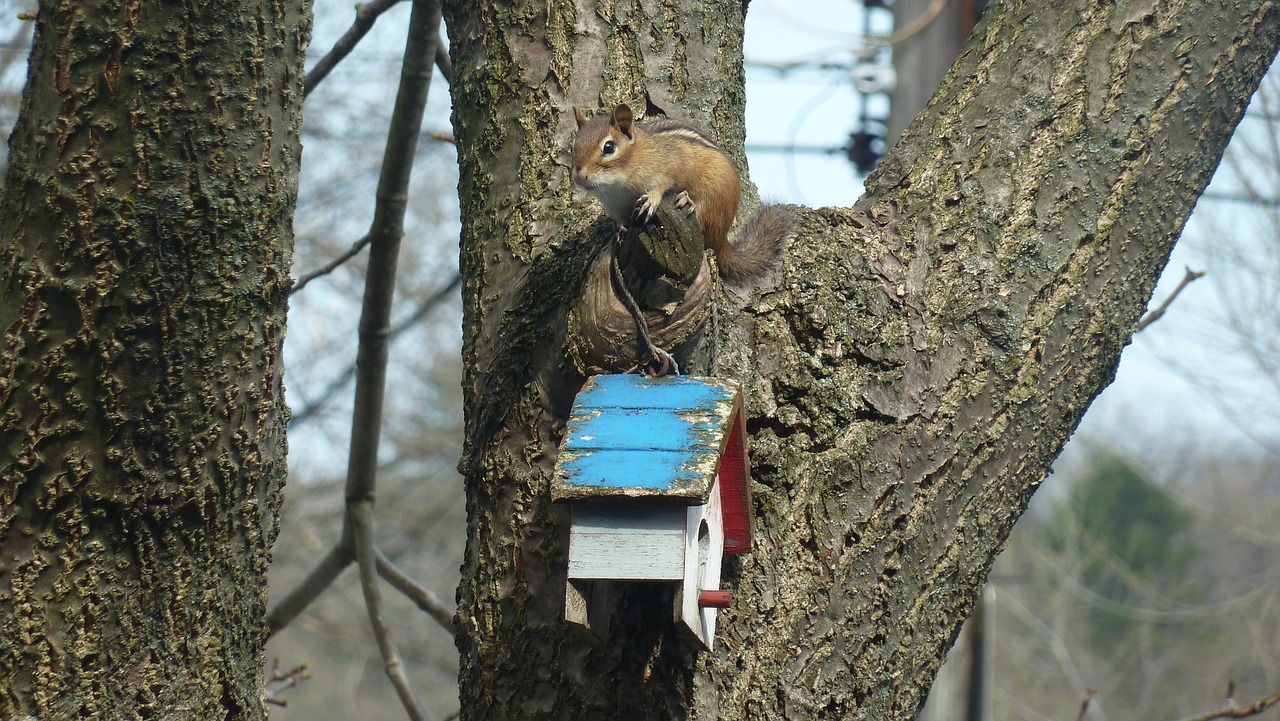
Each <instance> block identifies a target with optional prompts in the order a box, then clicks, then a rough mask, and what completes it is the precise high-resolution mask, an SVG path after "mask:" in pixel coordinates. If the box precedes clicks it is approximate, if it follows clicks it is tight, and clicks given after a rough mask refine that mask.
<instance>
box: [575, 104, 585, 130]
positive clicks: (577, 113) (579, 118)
mask: <svg viewBox="0 0 1280 721" xmlns="http://www.w3.org/2000/svg"><path fill="white" fill-rule="evenodd" d="M573 119H574V120H576V121H577V122H578V127H579V128H581V127H582V126H584V125H586V124H587V116H585V115H583V114H582V111H581V110H579V109H578V106H577V105H575V106H573Z"/></svg>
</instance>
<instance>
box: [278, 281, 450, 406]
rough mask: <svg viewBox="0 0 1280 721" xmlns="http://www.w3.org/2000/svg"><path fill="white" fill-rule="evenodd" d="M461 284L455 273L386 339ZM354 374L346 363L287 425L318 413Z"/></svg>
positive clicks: (414, 322)
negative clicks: (344, 367)
mask: <svg viewBox="0 0 1280 721" xmlns="http://www.w3.org/2000/svg"><path fill="white" fill-rule="evenodd" d="M461 284H462V276H460V275H456V274H455V275H454V276H453V278H452V279H451V280H450V281H449V282H448V283H447V284H445V286H444V287H443V288H441V289H439V290H437V291H436V292H435V293H432V294H431V295H430V296H428V297H427V298H426V299H425V300H423V301H422V302H421V303H419V304H418V307H417V308H416V309H414V311H413V312H412V313H410V314H409V315H408V316H406V317H405V318H404V319H403V320H401V321H400V322H399V323H397V324H396V325H395V326H394V327H392V329H391V333H390V336H389V337H388V341H395V339H396V338H399V337H400V336H401V335H403V334H404V332H405V331H407V330H409V329H410V328H412V327H413V326H415V325H417V323H418V322H419V321H421V320H422V319H423V318H424V317H425V316H426V315H427V314H428V313H430V312H431V311H432V310H434V309H435V307H436V306H438V305H440V304H441V303H443V302H444V301H445V300H447V299H448V298H449V296H450V295H452V294H453V291H455V290H457V289H458V286H459V285H461ZM355 376H356V363H352V364H350V365H348V366H347V367H346V369H345V370H343V372H342V373H340V374H338V375H337V376H336V377H335V378H334V379H333V380H331V381H329V385H327V386H325V389H324V390H323V391H321V392H320V395H318V396H316V398H315V400H312V401H311V402H309V403H308V404H307V405H305V406H302V407H301V408H299V409H297V410H295V411H294V412H293V414H292V415H291V416H290V417H289V425H290V426H294V425H296V424H299V423H303V422H306V421H308V420H310V419H311V418H312V417H313V416H314V415H315V414H316V413H319V412H320V410H321V409H322V408H323V407H324V406H325V405H326V404H328V402H329V401H331V400H333V398H334V397H335V396H336V395H338V392H339V391H341V390H342V389H343V388H345V387H346V386H347V383H349V382H350V381H351V379H352V378H355Z"/></svg>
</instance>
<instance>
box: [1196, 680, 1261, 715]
mask: <svg viewBox="0 0 1280 721" xmlns="http://www.w3.org/2000/svg"><path fill="white" fill-rule="evenodd" d="M1233 685H1234V682H1233ZM1227 695H1228V696H1231V695H1232V693H1231V692H1230V691H1229V692H1228V693H1227ZM1277 703H1280V693H1276V694H1272V695H1270V696H1268V697H1266V698H1264V699H1261V700H1258V701H1255V702H1253V703H1251V704H1249V705H1248V706H1236V704H1235V701H1234V700H1232V699H1230V698H1228V699H1227V705H1226V706H1223V707H1222V708H1219V709H1214V710H1213V711H1206V712H1205V713H1202V714H1200V715H1199V716H1191V717H1189V718H1186V719H1183V721H1213V719H1220V718H1248V717H1249V716H1257V715H1258V714H1260V713H1262V712H1263V711H1266V710H1267V709H1269V708H1271V707H1272V706H1274V705H1276V704H1277Z"/></svg>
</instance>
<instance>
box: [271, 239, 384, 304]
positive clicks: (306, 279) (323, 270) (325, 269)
mask: <svg viewBox="0 0 1280 721" xmlns="http://www.w3.org/2000/svg"><path fill="white" fill-rule="evenodd" d="M368 244H369V236H368V235H366V236H365V237H363V238H361V239H360V240H357V241H356V242H354V243H352V244H351V247H350V248H347V249H346V250H345V251H343V253H342V254H341V255H339V256H338V257H337V258H334V259H333V260H331V261H329V262H328V263H325V264H324V265H322V266H320V267H319V268H317V269H316V270H313V271H311V272H310V273H307V274H306V275H304V276H302V277H301V278H298V280H297V282H296V283H294V284H293V288H291V289H290V290H289V295H293V294H294V293H297V292H298V291H300V290H302V289H303V288H304V287H306V285H307V283H310V282H311V281H313V280H315V279H316V278H319V277H321V276H324V275H328V274H330V273H332V272H333V271H335V270H337V269H338V266H340V265H342V264H343V263H345V262H347V261H348V260H351V259H352V258H354V257H356V255H358V254H359V253H360V251H362V250H364V247H365V246H366V245H368Z"/></svg>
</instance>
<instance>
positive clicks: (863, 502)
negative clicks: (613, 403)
mask: <svg viewBox="0 0 1280 721" xmlns="http://www.w3.org/2000/svg"><path fill="white" fill-rule="evenodd" d="M740 7H741V6H740V5H739V4H738V3H704V4H700V5H699V6H698V7H697V8H694V7H688V8H674V7H672V6H668V5H662V6H659V5H657V4H643V5H641V6H639V7H638V8H634V7H633V6H626V8H623V7H620V6H615V5H605V4H601V5H597V4H594V3H551V4H546V3H542V4H532V5H526V4H525V3H518V2H480V3H457V2H454V3H447V4H446V17H447V19H448V23H449V29H450V34H451V40H452V43H451V49H452V53H453V59H454V66H455V68H456V69H457V81H456V82H455V83H454V85H453V93H454V119H455V123H454V125H455V131H456V133H457V138H458V141H459V152H460V162H461V170H462V181H461V183H460V194H461V200H462V207H463V214H464V218H465V220H464V229H463V247H462V267H463V274H464V292H463V297H464V344H465V345H464V353H465V355H466V363H467V370H466V379H465V392H466V401H467V409H468V415H467V422H466V433H467V439H466V446H465V450H464V456H463V460H462V463H461V468H462V470H463V472H464V473H465V475H466V483H467V492H468V511H469V516H470V530H469V540H468V547H467V553H466V557H465V561H464V569H463V580H462V585H461V588H460V591H459V601H460V603H459V635H458V644H459V648H460V650H461V652H462V680H461V683H462V699H463V718H464V719H507V718H513V719H514V718H556V719H575V718H615V717H616V718H631V717H635V718H684V717H695V718H751V719H774V718H789V719H802V718H838V717H843V716H846V715H853V714H854V713H855V712H856V713H858V714H859V715H866V716H867V717H869V718H882V719H900V718H909V717H911V716H912V715H913V714H914V713H915V712H916V710H917V709H918V707H919V705H920V704H921V703H922V702H923V699H924V697H925V693H926V691H927V688H928V686H929V683H930V682H931V680H932V678H933V676H934V674H935V673H936V670H937V667H938V664H939V663H940V660H941V658H942V655H943V653H944V651H945V650H946V648H947V647H949V645H950V644H951V642H952V640H953V639H954V637H955V634H956V632H957V630H958V628H959V625H960V623H961V621H962V620H963V619H964V617H965V616H966V615H967V614H968V613H969V611H970V609H971V608H972V605H973V603H974V601H975V599H976V597H977V594H978V592H979V589H980V588H981V586H982V584H983V582H984V581H985V578H986V574H987V571H988V569H989V567H990V564H991V561H992V559H993V558H994V557H995V554H996V553H997V552H998V551H999V549H1000V548H1001V547H1002V546H1003V544H1004V542H1005V540H1006V539H1007V537H1008V533H1009V530H1010V528H1011V527H1012V524H1013V522H1014V520H1016V518H1017V517H1018V515H1019V514H1020V513H1021V512H1022V511H1023V510H1024V509H1025V506H1026V503H1027V501H1028V499H1029V498H1030V495H1031V493H1032V492H1033V491H1034V490H1035V488H1036V487H1037V486H1038V485H1039V484H1040V482H1041V481H1042V479H1043V477H1044V474H1045V473H1046V472H1047V470H1048V468H1049V464H1050V463H1051V462H1052V460H1053V458H1054V457H1055V456H1056V455H1057V453H1058V451H1059V450H1060V449H1061V447H1062V444H1063V443H1065V440H1066V438H1067V437H1068V436H1069V435H1070V433H1071V431H1072V430H1073V429H1074V428H1075V426H1076V424H1077V423H1078V421H1079V419H1080V417H1081V416H1082V415H1083V413H1084V411H1085V409H1086V408H1087V407H1088V405H1089V403H1090V402H1091V401H1092V399H1093V398H1094V397H1095V396H1096V395H1097V393H1098V392H1100V391H1101V389H1102V388H1103V387H1104V386H1105V385H1106V384H1107V383H1109V382H1110V380H1111V378H1112V375H1113V373H1114V369H1115V365H1116V362H1117V360H1118V358H1119V353H1120V351H1121V349H1122V348H1123V347H1124V345H1125V344H1126V343H1127V342H1128V339H1129V337H1130V336H1131V334H1132V332H1133V330H1134V328H1135V326H1136V323H1137V319H1138V317H1139V315H1140V314H1141V311H1142V309H1143V306H1144V305H1145V303H1146V302H1147V300H1148V298H1149V297H1150V294H1151V289H1152V287H1153V286H1154V283H1155V280H1156V278H1157V277H1158V275H1159V272H1160V269H1161V268H1162V267H1163V265H1164V263H1165V261H1166V259H1167V257H1168V253H1169V250H1170V248H1171V247H1172V244H1173V242H1174V240H1175V239H1176V238H1177V236H1178V233H1179V232H1180V231H1181V228H1182V224H1183V222H1184V221H1185V219H1186V216H1187V214H1188V213H1189V212H1190V209H1191V207H1192V205H1193V204H1194V201H1195V198H1196V197H1197V196H1198V194H1199V193H1200V192H1201V190H1202V189H1203V186H1204V184H1205V183H1207V181H1208V178H1209V176H1210V175H1211V173H1212V171H1213V168H1214V167H1215V166H1216V164H1217V162H1218V160H1219V158H1220V155H1221V152H1222V150H1223V148H1224V147H1225V145H1226V142H1227V140H1228V139H1229V137H1230V135H1231V132H1232V130H1233V128H1234V127H1235V124H1236V122H1238V120H1239V118H1240V116H1241V114H1242V112H1243V109H1244V107H1245V105H1246V103H1247V102H1248V99H1249V97H1250V95H1251V94H1252V92H1253V90H1254V89H1255V88H1256V86H1257V83H1258V82H1259V80H1260V79H1261V77H1262V75H1263V74H1264V72H1265V71H1266V68H1267V66H1268V65H1269V64H1270V62H1271V60H1272V58H1273V57H1274V56H1275V53H1276V49H1277V47H1280V9H1278V8H1277V5H1276V4H1274V3H1272V2H1262V1H1261V0H1258V1H1254V2H1229V3H1224V4H1222V5H1220V6H1215V7H1213V8H1212V9H1208V8H1204V7H1202V6H1195V7H1189V6H1188V7H1185V8H1183V7H1181V6H1179V7H1166V6H1162V5H1158V6H1154V7H1153V6H1151V5H1150V4H1149V3H1137V2H1120V3H1114V4H1112V3H1107V4H1098V3H1090V2H1084V1H1083V0H1080V1H1077V2H1068V3H1045V2H1042V3H1028V2H1011V3H1001V4H995V5H992V6H991V7H990V8H989V9H988V11H987V17H986V18H985V20H984V21H983V22H982V23H981V24H980V25H979V26H978V28H977V29H976V30H975V32H974V35H973V37H972V38H971V40H970V42H969V43H968V45H967V46H966V50H965V52H964V53H963V54H962V56H961V58H960V59H959V61H958V62H957V64H956V66H955V68H954V69H953V71H952V72H951V73H950V74H949V76H948V78H947V80H946V81H945V82H944V84H943V86H942V88H941V89H940V90H939V91H938V93H937V94H936V95H935V97H934V100H933V101H932V102H931V103H930V105H929V106H928V107H927V108H926V110H925V111H924V112H923V113H922V114H921V115H920V116H919V117H918V118H917V119H916V121H915V122H914V123H913V124H912V125H911V127H910V128H908V130H907V131H906V133H905V135H904V138H903V140H902V142H900V143H899V144H898V145H897V146H896V147H895V148H894V150H893V151H892V152H891V153H890V154H889V156H888V157H887V158H886V159H885V161H884V162H883V163H882V164H881V166H880V169H879V170H878V171H876V173H874V174H873V176H872V177H871V178H870V179H869V180H868V183H867V193H866V195H865V196H864V197H863V198H862V199H861V200H860V201H858V203H857V204H856V206H855V207H853V208H850V209H824V210H815V211H810V212H807V213H804V214H802V215H801V216H800V218H799V223H798V227H797V230H796V234H795V240H793V241H792V245H791V247H790V249H789V251H788V253H787V255H786V257H785V259H784V262H785V264H786V269H785V271H784V277H783V278H782V280H780V281H779V282H778V283H777V285H776V286H769V287H764V288H761V289H759V290H758V292H757V295H756V296H755V297H754V299H753V302H751V303H750V304H749V305H748V308H747V309H746V310H745V311H743V312H740V313H736V314H734V315H733V317H732V322H728V321H727V320H726V319H725V318H723V317H722V318H721V328H720V329H719V330H720V332H721V335H722V337H721V338H720V339H719V341H718V347H719V354H720V358H719V359H718V368H719V372H721V373H724V374H730V375H736V376H737V377H739V378H740V379H742V380H744V381H745V383H746V389H747V397H748V416H749V417H748V428H749V430H751V431H752V433H753V437H752V440H751V454H752V460H753V466H754V474H753V475H754V478H755V480H756V482H757V484H758V485H757V487H756V493H755V499H756V504H757V505H756V528H757V530H758V532H759V534H758V536H757V541H758V547H757V549H756V550H755V551H754V552H753V553H752V554H751V555H750V556H747V557H744V558H743V559H742V561H741V563H740V564H739V565H738V566H737V567H736V568H734V567H731V568H729V569H727V572H726V576H727V577H728V580H729V581H730V583H729V584H728V585H729V586H730V587H732V588H733V590H734V595H733V597H734V601H733V607H732V608H731V609H729V610H728V611H727V612H726V613H724V615H722V616H721V624H722V625H721V627H720V630H719V633H718V641H717V643H718V644H720V642H721V641H723V644H722V645H721V646H720V650H718V651H717V652H716V653H715V654H712V655H702V656H698V655H695V654H693V653H692V652H691V651H690V650H689V649H688V647H687V646H685V645H683V644H681V643H680V642H679V641H678V639H677V637H676V636H674V635H673V634H671V633H669V632H668V631H667V630H666V629H665V628H664V627H660V625H659V624H661V623H662V621H659V620H658V617H657V616H656V615H654V614H648V615H646V614H644V613H641V612H639V611H636V612H635V613H632V615H630V616H627V617H628V618H630V619H632V623H631V624H622V625H621V627H620V629H619V630H620V632H621V633H620V634H614V635H613V636H612V637H611V638H610V639H609V640H608V641H607V642H606V643H604V644H600V643H599V642H598V641H596V640H594V639H592V638H590V637H587V636H583V635H578V634H576V633H575V632H574V631H572V630H567V629H566V628H565V627H564V625H563V624H562V623H561V620H560V614H561V608H560V599H561V598H562V597H563V590H564V588H563V584H564V576H563V565H564V561H565V558H564V529H565V524H564V523H563V519H562V518H561V517H560V515H561V514H560V513H559V511H558V509H555V508H553V507H552V506H551V505H550V503H549V501H548V493H547V483H548V476H549V471H550V467H551V463H552V461H553V460H554V456H555V452H556V447H557V445H556V444H557V442H558V440H559V438H558V434H559V432H560V429H559V426H558V423H559V421H560V419H559V418H557V417H556V416H557V414H556V413H555V412H552V411H549V410H548V408H549V407H550V406H549V405H548V403H547V402H546V400H547V399H548V397H550V396H553V395H555V394H554V393H551V391H552V390H555V391H557V392H558V391H562V390H565V389H562V388H553V385H554V384H552V383H549V382H547V379H548V378H554V377H556V375H555V373H556V368H557V364H559V363H561V362H562V361H561V359H562V350H563V348H564V346H565V344H566V342H567V338H566V335H567V332H566V331H565V330H564V323H563V312H564V311H563V308H564V306H565V305H566V304H567V302H568V299H569V298H572V297H574V295H575V292H574V291H575V289H576V288H577V287H578V285H580V284H581V282H582V278H583V277H584V276H585V268H586V267H587V264H588V262H589V258H590V256H591V243H590V242H588V241H586V240H583V238H584V237H589V233H588V232H587V230H588V228H589V227H590V223H591V221H592V220H594V217H592V215H591V213H590V212H584V206H585V205H586V204H585V202H584V201H582V200H580V199H574V198H573V196H572V193H571V192H570V186H569V181H568V162H567V158H568V156H567V150H568V143H569V142H570V139H571V137H572V129H573V121H572V119H571V118H570V116H569V108H570V106H572V105H578V106H580V107H592V106H594V105H597V104H598V105H604V106H608V105H610V104H612V103H614V102H617V101H626V102H636V101H637V99H640V98H647V99H648V100H649V101H650V102H651V103H652V104H653V105H656V106H658V107H661V108H663V109H665V110H667V111H668V112H669V113H671V114H672V115H674V116H677V117H682V118H684V119H688V120H691V121H692V122H694V123H696V124H699V125H702V126H704V127H706V128H707V129H708V130H709V131H710V132H712V133H713V135H715V136H716V137H717V138H718V139H719V140H720V142H721V143H722V144H723V145H724V146H725V147H726V148H728V149H729V150H730V153H731V155H733V156H734V157H738V158H741V153H740V151H741V147H742V143H741V141H742V116H741V107H742V103H741V100H742V96H741V93H742V69H741V44H740V43H741V29H742V28H741V18H740V16H739V12H740ZM482 30H483V31H484V32H485V33H487V34H486V35H485V36H484V38H483V39H484V42H481V32H482ZM548 159H555V160H554V162H549V160H548ZM568 390H569V391H570V392H571V391H572V389H571V388H570V389H568ZM637 594H638V595H641V596H643V592H637ZM646 603H649V604H650V605H649V606H648V607H652V608H659V607H660V606H661V601H660V600H659V601H652V602H646V601H645V600H644V599H643V598H638V599H636V603H635V604H633V605H631V606H628V608H631V609H643V608H645V607H646Z"/></svg>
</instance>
